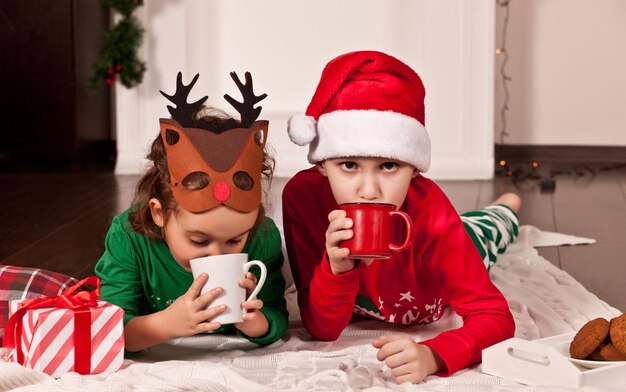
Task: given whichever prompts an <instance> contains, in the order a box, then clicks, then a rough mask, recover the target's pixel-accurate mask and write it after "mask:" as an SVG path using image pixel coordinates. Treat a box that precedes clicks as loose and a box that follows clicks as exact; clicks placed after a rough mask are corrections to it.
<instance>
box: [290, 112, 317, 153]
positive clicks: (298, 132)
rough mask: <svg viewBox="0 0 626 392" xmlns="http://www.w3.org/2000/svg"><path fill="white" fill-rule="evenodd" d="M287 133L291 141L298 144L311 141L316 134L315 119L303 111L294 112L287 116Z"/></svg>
mask: <svg viewBox="0 0 626 392" xmlns="http://www.w3.org/2000/svg"><path fill="white" fill-rule="evenodd" d="M287 133H289V138H290V139H291V141H292V142H294V143H296V144H297V145H299V146H306V145H307V144H309V143H311V142H312V141H313V139H315V136H316V135H317V121H315V119H314V118H313V117H311V116H305V115H304V113H296V114H294V115H293V116H291V118H289V121H288V124H287Z"/></svg>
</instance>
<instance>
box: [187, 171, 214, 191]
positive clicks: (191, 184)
mask: <svg viewBox="0 0 626 392" xmlns="http://www.w3.org/2000/svg"><path fill="white" fill-rule="evenodd" d="M209 182H210V178H209V175H208V174H206V173H205V172H199V171H197V172H193V173H189V174H187V176H185V178H184V179H183V187H184V188H185V189H187V190H188V191H197V190H199V189H203V188H206V186H207V185H209Z"/></svg>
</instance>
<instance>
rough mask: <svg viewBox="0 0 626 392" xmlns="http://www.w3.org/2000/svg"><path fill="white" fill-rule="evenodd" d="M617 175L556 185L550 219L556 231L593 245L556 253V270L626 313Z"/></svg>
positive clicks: (625, 240)
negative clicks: (588, 239)
mask: <svg viewBox="0 0 626 392" xmlns="http://www.w3.org/2000/svg"><path fill="white" fill-rule="evenodd" d="M620 174H621V173H618V172H601V173H599V174H598V175H597V176H595V177H594V178H586V177H585V178H576V177H571V176H568V177H564V178H562V179H560V181H559V183H558V187H557V190H556V192H555V194H554V213H555V218H556V225H557V226H556V229H557V231H559V232H564V233H569V234H574V235H580V236H583V237H591V238H595V239H596V240H597V243H596V244H594V245H587V246H575V247H560V248H559V255H560V259H561V268H562V269H564V270H565V271H567V272H568V273H569V274H570V275H572V276H573V277H574V278H576V280H578V281H579V282H581V283H582V284H583V285H584V286H585V287H587V289H589V291H591V292H593V293H595V294H596V295H597V296H598V297H600V298H601V299H603V300H605V301H607V302H608V303H609V304H611V305H613V306H615V307H617V308H618V309H621V310H626V295H624V294H626V290H624V287H625V285H624V283H623V282H625V281H626V268H624V261H626V258H625V257H624V256H625V255H626V198H625V197H624V192H623V189H622V186H621V185H620V182H621V181H623V180H622V179H623V178H624V175H623V174H622V175H620ZM620 178H621V179H620Z"/></svg>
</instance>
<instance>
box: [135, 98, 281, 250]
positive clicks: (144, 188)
mask: <svg viewBox="0 0 626 392" xmlns="http://www.w3.org/2000/svg"><path fill="white" fill-rule="evenodd" d="M194 119H195V121H198V120H200V119H203V120H204V121H209V122H211V123H214V124H217V125H219V124H221V123H223V122H225V121H228V120H229V119H232V117H230V116H228V115H227V114H226V113H225V112H223V111H221V110H220V109H217V108H212V107H205V106H203V107H202V108H200V110H198V112H197V113H196V115H195V116H194ZM207 132H209V131H207ZM146 158H148V159H149V160H150V161H151V162H152V165H151V166H150V168H149V169H148V170H147V171H146V173H145V174H144V175H143V177H142V178H141V179H140V180H139V182H138V183H137V187H136V188H135V196H134V198H133V202H132V209H131V212H130V214H129V216H128V220H129V222H130V224H131V226H132V228H133V230H135V231H136V232H137V233H140V234H144V235H146V236H148V237H150V238H153V239H157V240H158V239H162V238H163V236H162V234H161V230H160V228H159V227H158V226H157V225H156V223H155V222H154V220H153V219H152V213H151V211H150V206H149V203H148V201H149V200H150V199H152V198H156V199H157V200H159V202H160V203H161V205H162V206H163V210H164V213H165V217H166V219H167V217H169V216H170V214H171V213H172V212H176V210H177V208H178V204H177V203H176V200H175V199H174V195H173V194H172V189H171V188H170V175H169V170H168V166H167V152H166V150H165V145H164V144H163V140H162V139H161V135H160V134H159V135H157V137H156V138H155V139H154V141H153V142H152V146H151V148H150V152H149V153H148V155H147V156H146ZM274 164H275V162H274V158H273V157H272V156H271V155H270V154H269V152H268V151H267V146H266V148H265V149H264V151H263V164H262V166H261V175H262V176H263V177H264V179H265V180H266V182H267V186H266V187H265V189H269V187H270V185H271V181H272V176H273V174H274ZM234 181H235V182H237V179H236V178H235V179H234ZM198 185H199V188H201V187H202V186H200V184H198ZM189 186H190V187H193V184H189ZM264 192H266V191H264ZM266 199H267V198H266ZM264 217H265V207H264V206H263V204H262V203H261V204H260V205H259V214H258V216H257V219H256V222H255V224H254V227H253V228H252V232H251V234H254V231H255V229H256V228H257V227H258V225H259V224H260V223H261V221H262V220H263V218H264Z"/></svg>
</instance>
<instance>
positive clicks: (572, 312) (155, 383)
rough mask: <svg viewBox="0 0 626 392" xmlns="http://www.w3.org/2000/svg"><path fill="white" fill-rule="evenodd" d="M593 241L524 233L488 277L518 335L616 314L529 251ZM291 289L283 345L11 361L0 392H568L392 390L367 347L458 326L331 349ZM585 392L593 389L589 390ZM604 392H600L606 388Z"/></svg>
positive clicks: (492, 382) (553, 331) (455, 385)
mask: <svg viewBox="0 0 626 392" xmlns="http://www.w3.org/2000/svg"><path fill="white" fill-rule="evenodd" d="M592 241H593V240H589V239H585V238H579V237H572V236H566V235H562V234H558V233H547V232H542V231H540V230H538V229H536V228H534V227H531V226H523V227H522V228H521V229H520V236H519V238H518V239H517V241H516V242H515V243H514V244H512V245H511V246H510V247H509V249H508V250H507V252H506V253H505V254H504V255H502V256H501V257H500V259H499V260H498V262H497V263H496V265H495V266H494V267H493V268H492V273H491V275H492V279H493V281H494V283H495V284H496V286H498V288H499V289H500V290H501V291H502V292H503V293H504V295H505V297H506V298H507V300H508V301H509V305H510V307H511V310H512V312H513V315H514V317H515V322H516V326H517V328H516V333H515V335H516V337H519V338H523V339H527V340H533V339H538V338H543V337H548V336H553V335H557V334H563V333H568V332H574V331H576V330H577V329H578V328H580V326H581V325H582V324H584V323H585V322H587V321H588V320H590V319H592V318H595V317H605V318H611V317H614V316H616V315H618V314H621V312H619V311H618V310H617V309H615V308H613V307H611V306H609V305H607V304H606V303H605V302H603V301H601V300H600V299H598V298H597V297H596V296H595V295H593V294H591V293H590V292H589V291H587V290H586V289H585V288H584V287H583V286H582V285H580V283H578V282H577V281H576V280H575V279H574V278H572V277H571V276H570V275H569V274H567V273H566V272H564V271H561V270H559V269H558V268H557V267H555V266H554V265H552V264H551V263H550V262H549V261H547V260H545V259H544V258H542V257H541V256H539V255H538V253H537V251H536V250H535V249H534V248H533V245H537V246H548V245H560V244H582V243H590V242H592ZM295 295H296V293H295V290H294V289H293V287H292V288H291V289H290V290H288V292H287V298H288V304H289V308H290V309H289V310H290V315H291V316H290V326H289V330H288V332H287V335H286V336H285V337H284V339H282V340H280V341H278V342H276V343H274V344H272V345H270V346H267V347H258V346H255V345H253V344H251V343H249V342H248V341H246V340H244V339H242V338H238V337H232V336H218V335H210V334H206V335H202V336H194V337H190V338H181V339H176V340H173V341H170V342H167V343H165V344H161V345H159V346H156V347H153V348H152V349H149V350H146V351H145V352H143V353H141V354H139V355H136V356H134V357H127V358H126V360H125V364H126V367H125V369H123V370H120V371H118V372H117V373H114V374H109V375H89V376H81V375H78V374H76V373H70V374H67V375H65V376H63V377H61V378H60V379H54V378H52V377H49V376H47V375H46V374H43V373H40V372H37V371H33V370H30V369H26V368H23V367H21V366H19V365H16V364H13V363H3V362H0V391H4V390H13V389H16V390H29V391H45V392H49V391H81V392H84V391H107V392H108V391H117V390H120V391H127V390H134V391H254V392H262V391H276V390H291V391H383V390H398V391H546V392H554V391H565V390H567V389H564V388H556V387H547V386H546V387H528V386H524V385H521V384H518V383H516V382H513V381H510V380H505V379H500V378H497V377H494V376H490V375H487V374H483V373H481V371H480V365H475V366H473V367H471V368H467V369H464V370H462V371H460V372H457V373H456V374H454V375H453V376H451V377H447V378H444V377H435V376H431V377H428V378H427V379H426V380H425V382H423V383H421V384H408V383H407V384H402V385H397V384H396V383H395V382H394V380H393V377H392V376H391V374H390V372H389V369H387V368H386V367H385V366H384V365H383V364H382V363H381V362H379V361H377V360H376V350H375V349H374V348H373V347H372V345H371V341H372V340H373V339H374V338H375V337H377V336H379V335H381V334H388V333H395V334H408V335H410V336H412V337H413V338H414V339H416V340H423V339H427V338H430V337H433V336H435V335H436V334H438V333H440V332H442V331H445V330H448V329H452V328H457V327H459V326H460V325H461V320H460V318H459V317H458V316H457V315H456V314H455V313H454V312H452V311H450V310H449V309H448V310H447V311H446V313H445V315H444V316H443V317H442V318H441V319H440V320H438V321H437V322H436V323H433V324H429V325H426V326H411V327H396V326H394V325H390V324H386V323H383V322H380V321H376V320H363V321H358V322H354V323H352V324H350V326H349V327H348V328H347V329H346V330H345V331H344V332H343V333H342V334H341V336H340V337H339V339H338V340H337V341H335V342H320V341H315V340H313V339H312V338H311V337H310V336H309V335H308V334H307V332H306V331H305V330H304V328H303V326H302V323H301V321H300V320H299V315H298V310H297V305H296V300H295ZM585 390H587V391H597V390H599V389H596V388H592V387H586V388H585ZM603 390H606V389H603Z"/></svg>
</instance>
